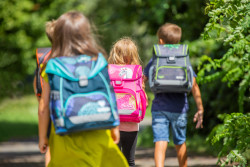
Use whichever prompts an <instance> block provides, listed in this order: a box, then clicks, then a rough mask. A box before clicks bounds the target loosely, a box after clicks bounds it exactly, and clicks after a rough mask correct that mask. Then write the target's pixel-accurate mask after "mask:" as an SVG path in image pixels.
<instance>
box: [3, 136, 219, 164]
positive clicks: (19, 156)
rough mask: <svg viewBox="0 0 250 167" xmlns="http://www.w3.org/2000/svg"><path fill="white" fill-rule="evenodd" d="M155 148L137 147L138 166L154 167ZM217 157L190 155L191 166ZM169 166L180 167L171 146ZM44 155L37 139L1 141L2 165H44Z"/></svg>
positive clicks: (213, 161) (209, 161) (167, 158)
mask: <svg viewBox="0 0 250 167" xmlns="http://www.w3.org/2000/svg"><path fill="white" fill-rule="evenodd" d="M153 155H154V149H153V148H137V150H136V158H135V159H136V166H137V167H153V166H154V159H153ZM216 161H217V158H215V157H205V156H199V155H190V156H189V157H188V166H190V167H216ZM165 165H166V166H167V167H178V161H177V158H176V153H175V150H174V149H172V148H170V149H168V151H167V155H166V162H165ZM43 166H44V157H43V155H41V154H40V153H39V150H38V146H37V140H29V141H10V142H2V143H0V167H43Z"/></svg>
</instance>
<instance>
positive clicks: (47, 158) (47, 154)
mask: <svg viewBox="0 0 250 167" xmlns="http://www.w3.org/2000/svg"><path fill="white" fill-rule="evenodd" d="M49 161H50V150H49V148H48V150H47V152H46V153H45V167H47V166H48V165H49Z"/></svg>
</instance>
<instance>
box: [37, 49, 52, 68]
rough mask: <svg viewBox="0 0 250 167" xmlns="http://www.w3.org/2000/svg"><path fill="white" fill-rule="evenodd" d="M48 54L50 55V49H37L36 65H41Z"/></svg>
mask: <svg viewBox="0 0 250 167" xmlns="http://www.w3.org/2000/svg"><path fill="white" fill-rule="evenodd" d="M50 53H51V48H37V49H36V59H37V64H38V65H40V64H41V63H44V62H45V61H46V60H47V58H48V56H49V55H50Z"/></svg>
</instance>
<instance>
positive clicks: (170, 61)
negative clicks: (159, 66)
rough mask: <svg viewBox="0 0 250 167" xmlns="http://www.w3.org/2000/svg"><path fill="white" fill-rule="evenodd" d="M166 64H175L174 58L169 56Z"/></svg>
mask: <svg viewBox="0 0 250 167" xmlns="http://www.w3.org/2000/svg"><path fill="white" fill-rule="evenodd" d="M167 63H175V56H169V57H168V58H167Z"/></svg>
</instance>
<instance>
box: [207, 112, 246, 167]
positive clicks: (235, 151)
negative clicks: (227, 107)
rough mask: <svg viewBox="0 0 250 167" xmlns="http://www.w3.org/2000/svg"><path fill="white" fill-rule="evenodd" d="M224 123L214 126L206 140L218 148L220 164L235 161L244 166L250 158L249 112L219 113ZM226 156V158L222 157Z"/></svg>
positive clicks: (223, 164)
mask: <svg viewBox="0 0 250 167" xmlns="http://www.w3.org/2000/svg"><path fill="white" fill-rule="evenodd" d="M219 117H220V118H221V119H224V124H220V125H217V127H215V128H214V130H213V131H212V133H211V134H210V136H209V137H208V140H209V141H211V143H212V144H213V145H215V147H217V148H220V152H219V154H218V157H219V160H218V163H219V164H220V165H221V166H225V165H228V164H230V163H232V162H236V163H237V164H238V165H239V166H246V164H247V161H249V160H250V157H249V151H250V145H249V143H250V136H249V134H250V114H249V113H248V114H245V115H244V114H242V113H232V114H227V115H219ZM224 156H226V159H223V158H222V157H224Z"/></svg>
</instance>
